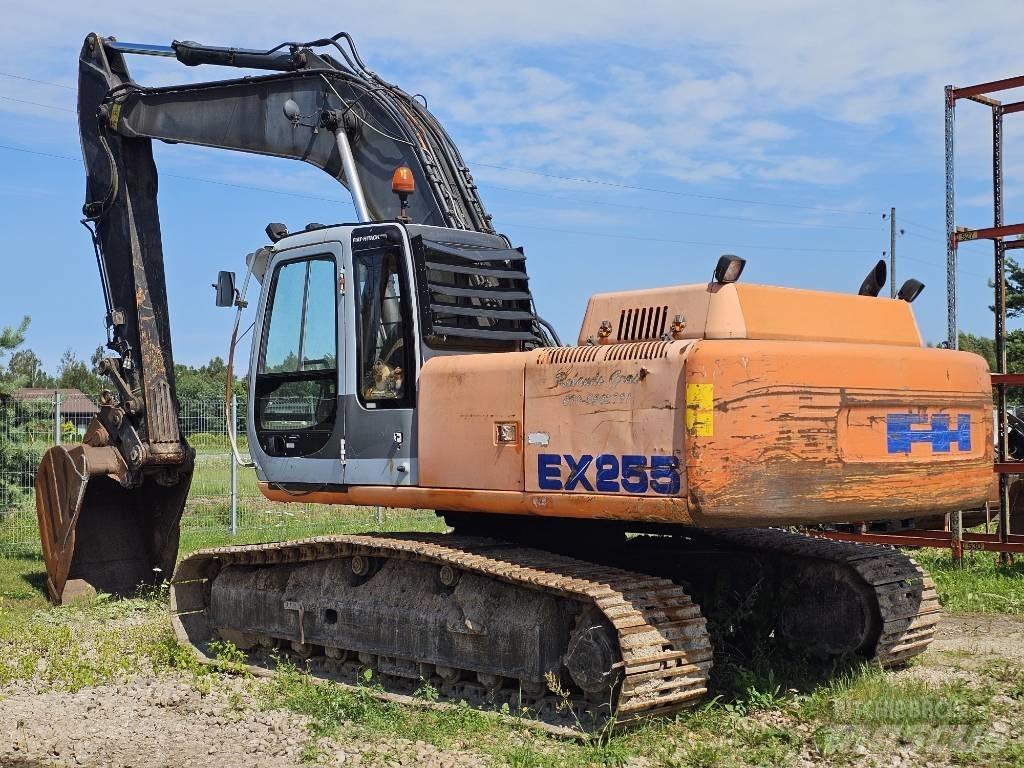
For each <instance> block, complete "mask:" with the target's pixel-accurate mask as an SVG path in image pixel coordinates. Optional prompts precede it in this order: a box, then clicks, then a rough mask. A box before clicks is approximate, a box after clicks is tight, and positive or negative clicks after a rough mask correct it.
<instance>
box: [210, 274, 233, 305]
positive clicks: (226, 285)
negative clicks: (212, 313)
mask: <svg viewBox="0 0 1024 768" xmlns="http://www.w3.org/2000/svg"><path fill="white" fill-rule="evenodd" d="M213 287H214V288H215V289H216V291H217V306H218V307H231V306H234V303H235V273H234V272H224V271H220V272H218V273H217V282H216V283H214V284H213Z"/></svg>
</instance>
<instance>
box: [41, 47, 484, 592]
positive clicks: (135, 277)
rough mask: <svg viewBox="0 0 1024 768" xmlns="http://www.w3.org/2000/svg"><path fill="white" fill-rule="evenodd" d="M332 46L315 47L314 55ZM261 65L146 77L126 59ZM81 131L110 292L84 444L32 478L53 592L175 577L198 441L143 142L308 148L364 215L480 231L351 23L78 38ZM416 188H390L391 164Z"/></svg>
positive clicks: (443, 138) (451, 155)
mask: <svg viewBox="0 0 1024 768" xmlns="http://www.w3.org/2000/svg"><path fill="white" fill-rule="evenodd" d="M325 50H326V51H328V52H324V51H325ZM132 54H138V55H155V56H164V57H174V58H176V59H177V60H178V61H179V62H181V63H183V64H185V65H188V66H195V65H200V64H213V65H220V66H229V67H240V68H246V69H262V70H267V71H269V72H271V74H266V75H259V76H247V77H242V78H236V79H229V80H221V81H214V82H205V83H194V84H187V85H176V86H170V87H161V88H146V87H143V86H141V85H139V84H137V83H135V82H134V81H133V80H132V79H131V76H130V74H129V71H128V67H127V64H126V56H128V55H132ZM78 114H79V128H80V135H81V141H82V153H83V158H84V161H85V169H86V176H87V183H86V203H85V205H84V207H83V213H84V216H85V218H84V219H83V223H84V224H85V225H86V227H87V228H88V229H89V230H90V233H91V235H92V238H93V245H94V248H95V251H96V259H97V266H98V268H99V272H100V276H101V281H102V286H103V294H104V300H105V303H106V324H107V328H108V340H107V346H108V347H109V348H110V349H111V350H112V351H113V353H114V354H113V355H112V356H110V357H108V358H105V359H104V360H103V361H102V362H101V365H100V369H101V372H102V373H104V374H106V376H107V377H108V378H109V379H110V381H111V383H112V391H108V392H104V393H103V396H102V397H101V402H100V413H99V415H98V416H97V418H96V419H95V420H94V422H93V423H92V424H91V425H90V427H89V429H88V431H87V433H86V436H85V438H84V443H83V444H82V445H77V446H72V447H65V446H55V447H54V448H52V449H51V450H50V451H48V452H47V453H46V455H45V456H44V457H43V460H42V463H41V465H40V469H39V472H38V475H37V479H36V490H37V493H36V505H37V513H38V517H39V526H40V533H41V538H42V541H43V551H44V556H45V559H46V563H47V570H48V572H49V591H50V596H51V598H52V599H54V600H55V601H57V602H60V601H62V600H65V599H69V598H70V597H72V596H73V595H75V594H77V593H78V592H80V591H83V590H85V591H87V590H88V589H89V588H93V589H99V590H103V591H107V592H114V593H125V592H131V591H132V590H134V589H135V588H136V587H137V585H139V584H153V583H159V582H160V581H161V580H162V579H164V578H166V577H168V576H169V575H170V572H171V569H172V568H173V566H174V562H175V559H176V556H177V547H178V524H179V520H180V517H181V514H182V511H183V509H184V505H185V499H186V496H187V494H188V488H189V484H190V482H191V477H192V469H193V460H194V454H193V451H192V450H191V449H190V448H189V446H188V444H187V442H186V441H185V439H184V437H183V436H182V435H181V433H180V431H179V428H178V408H177V400H176V396H175V388H174V356H173V353H172V347H171V335H170V324H169V319H168V314H167V296H166V286H165V278H164V266H163V262H164V256H163V246H162V242H161V234H160V219H159V212H158V209H157V171H156V166H155V164H154V161H153V151H152V140H153V139H159V140H161V141H165V142H168V143H183V144H194V145H199V146H208V147H216V148H219V149H231V150H237V151H241V152H248V153H254V154H262V155H270V156H275V157H287V158H292V159H295V160H302V161H305V162H307V163H310V164H312V165H315V166H316V167H318V168H321V169H322V170H324V171H325V172H326V173H328V174H330V175H331V176H332V177H334V178H335V179H337V180H338V181H339V182H340V183H341V184H343V185H344V186H345V187H346V188H348V189H349V191H350V192H351V195H352V200H353V204H354V205H355V208H356V214H357V217H358V218H359V220H360V221H382V220H388V219H395V218H396V217H401V218H402V219H403V220H405V221H409V222H413V223H418V224H427V225H434V226H442V227H448V228H453V229H464V230H473V231H478V232H486V233H492V232H493V229H492V227H491V224H490V216H489V215H488V214H487V212H486V211H485V209H484V207H483V204H482V202H481V201H480V198H479V196H478V195H477V190H476V186H475V184H474V183H473V178H472V176H471V174H470V173H469V169H468V168H467V167H466V164H465V162H464V161H463V159H462V157H461V156H460V154H459V151H458V149H457V148H456V146H455V145H454V143H453V142H452V141H451V139H450V138H449V137H448V135H447V134H446V133H445V131H444V129H443V128H442V127H441V125H440V124H439V123H438V121H437V120H436V119H435V118H434V117H433V116H432V115H431V114H430V113H429V112H428V111H427V109H426V107H425V105H424V103H422V101H421V100H420V99H417V98H414V97H412V96H410V95H409V94H407V93H405V92H403V91H402V90H401V89H399V88H397V87H395V86H394V85H391V84H390V83H388V82H386V81H384V80H383V79H381V78H380V77H379V76H378V75H376V74H375V73H374V72H372V71H371V70H369V69H367V68H366V66H365V65H364V64H363V62H362V59H361V58H360V56H359V53H358V51H357V50H356V48H355V46H354V44H353V43H352V41H351V38H350V37H349V36H348V35H346V34H345V33H341V34H339V35H335V36H334V37H331V38H325V39H322V40H316V41H312V42H308V43H284V44H282V45H280V46H277V47H276V48H273V49H271V50H268V51H252V50H242V49H234V48H218V47H210V46H203V45H199V44H196V43H183V42H174V43H173V44H172V45H170V46H153V45H135V44H129V43H121V42H119V41H117V40H115V39H113V38H101V37H99V36H98V35H95V34H91V35H89V36H88V37H87V38H86V40H85V43H84V45H83V47H82V52H81V55H80V58H79V99H78ZM402 166H404V167H406V168H408V169H409V171H410V172H411V174H412V177H413V180H414V182H415V186H416V188H417V189H418V190H420V192H419V193H418V194H416V195H415V196H413V197H411V198H405V197H403V198H402V199H401V202H400V201H399V198H397V197H396V196H395V194H394V193H393V191H392V173H393V171H394V170H395V169H396V168H398V167H402Z"/></svg>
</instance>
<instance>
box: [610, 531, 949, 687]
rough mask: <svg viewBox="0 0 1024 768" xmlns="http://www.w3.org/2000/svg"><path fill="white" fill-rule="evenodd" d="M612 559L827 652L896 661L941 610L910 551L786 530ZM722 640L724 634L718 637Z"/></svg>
mask: <svg viewBox="0 0 1024 768" xmlns="http://www.w3.org/2000/svg"><path fill="white" fill-rule="evenodd" d="M601 560H602V562H605V563H609V564H615V565H618V566H622V567H626V568H632V569H634V570H643V571H644V572H647V573H653V574H657V575H661V576H665V577H667V578H670V579H672V580H673V581H674V582H676V583H679V584H682V585H685V586H686V588H687V591H688V592H689V593H690V594H691V595H693V597H694V599H696V600H697V601H698V602H699V603H700V605H701V606H702V608H703V610H704V612H705V615H706V616H707V617H708V619H709V621H712V623H713V624H714V625H715V627H716V629H717V630H722V629H723V627H724V626H732V627H735V622H736V618H735V617H736V615H738V614H742V613H746V614H747V615H748V618H747V619H746V624H745V626H743V627H741V628H740V629H739V630H738V635H736V636H735V637H734V639H735V640H736V641H737V642H739V643H741V644H743V643H744V642H746V641H749V640H751V639H755V640H756V635H757V634H758V633H761V634H762V635H763V634H764V633H766V632H767V633H770V634H771V636H773V637H775V638H776V639H777V640H781V641H782V642H783V643H784V644H785V645H786V646H787V647H789V648H790V649H792V650H795V651H797V652H801V653H805V654H807V655H810V656H817V657H840V656H849V657H857V658H860V659H862V660H865V661H874V662H877V663H879V664H881V665H883V666H887V667H889V666H895V665H898V664H901V663H903V662H905V661H907V660H908V659H910V658H912V657H914V656H916V655H918V654H920V653H923V652H924V651H925V650H926V649H927V647H928V645H929V644H930V643H931V641H932V639H933V638H934V636H935V631H936V627H937V625H938V623H939V619H940V616H941V613H940V609H939V601H938V596H937V594H936V592H935V585H934V584H933V583H932V581H931V579H930V578H929V577H928V576H927V575H926V574H925V573H924V572H923V571H922V570H921V568H920V566H918V564H917V563H916V562H914V560H913V559H912V558H911V557H909V556H908V555H906V554H904V553H903V552H900V551H898V550H895V549H890V548H888V547H881V546H876V545H868V544H854V543H849V542H836V541H828V540H825V539H822V538H815V537H813V536H810V535H804V534H799V533H791V532H788V531H782V530H778V529H770V528H761V529H741V530H732V531H707V530H704V531H699V532H697V531H694V532H692V536H690V537H638V538H635V539H632V540H631V541H630V542H629V543H628V545H627V546H625V547H623V548H620V549H616V550H612V551H611V554H607V553H606V554H605V555H604V556H603V557H602V558H601ZM720 640H721V638H719V637H715V642H716V643H718V642H719V641H720Z"/></svg>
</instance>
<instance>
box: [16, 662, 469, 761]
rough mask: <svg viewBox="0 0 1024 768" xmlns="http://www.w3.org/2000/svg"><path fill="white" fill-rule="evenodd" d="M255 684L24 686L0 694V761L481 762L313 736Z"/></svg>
mask: <svg viewBox="0 0 1024 768" xmlns="http://www.w3.org/2000/svg"><path fill="white" fill-rule="evenodd" d="M258 684H259V683H258V682H256V683H253V682H251V681H250V682H248V683H245V682H243V681H236V680H231V679H223V680H221V681H219V682H218V685H217V686H216V687H215V688H213V689H212V690H211V691H210V692H209V693H201V692H200V691H198V690H196V689H195V688H194V687H193V686H192V685H191V683H190V681H188V680H187V679H184V678H183V679H180V680H176V679H158V680H152V679H149V680H147V679H138V680H134V681H131V682H127V683H124V684H122V685H114V686H102V687H98V688H90V689H84V690H81V691H78V692H76V693H56V692H43V693H39V692H37V691H34V690H32V689H31V688H30V687H28V686H25V687H22V688H20V689H17V690H14V691H10V690H9V691H8V694H9V695H7V696H6V697H5V698H3V699H0V766H17V767H18V768H28V767H29V766H40V765H59V766H112V765H116V766H126V767H130V768H164V767H165V766H166V767H167V768H171V767H172V766H173V768H180V766H183V765H202V766H209V767H210V768H237V766H252V767H253V768H285V767H286V766H289V767H290V766H296V765H301V764H303V763H304V762H308V761H310V760H312V761H314V762H316V763H318V764H321V765H346V766H348V765H353V766H358V765H385V766H391V765H417V766H422V768H435V767H436V768H440V767H441V766H479V765H484V764H485V763H484V762H483V761H481V759H480V758H479V757H478V756H475V755H472V754H465V753H459V752H450V751H449V752H442V751H441V750H438V749H436V748H434V747H432V746H430V745H428V744H425V743H423V742H407V741H402V740H399V739H382V740H380V741H378V742H375V743H373V744H366V743H363V744H345V743H339V742H337V741H334V740H327V739H316V738H315V737H314V736H312V735H311V734H310V733H309V732H308V729H307V727H306V722H305V720H304V719H303V718H301V717H299V716H297V715H294V714H291V713H288V712H282V711H268V712H263V711H259V710H258V709H254V708H252V707H251V706H250V704H249V701H248V700H249V699H250V696H249V695H248V694H251V688H248V687H247V686H251V685H258Z"/></svg>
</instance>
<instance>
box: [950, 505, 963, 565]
mask: <svg viewBox="0 0 1024 768" xmlns="http://www.w3.org/2000/svg"><path fill="white" fill-rule="evenodd" d="M952 529H953V530H952V534H951V535H950V547H951V550H952V556H953V565H955V566H956V567H957V568H963V567H964V513H963V512H961V511H959V510H957V511H956V512H954V513H953V520H952Z"/></svg>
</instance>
